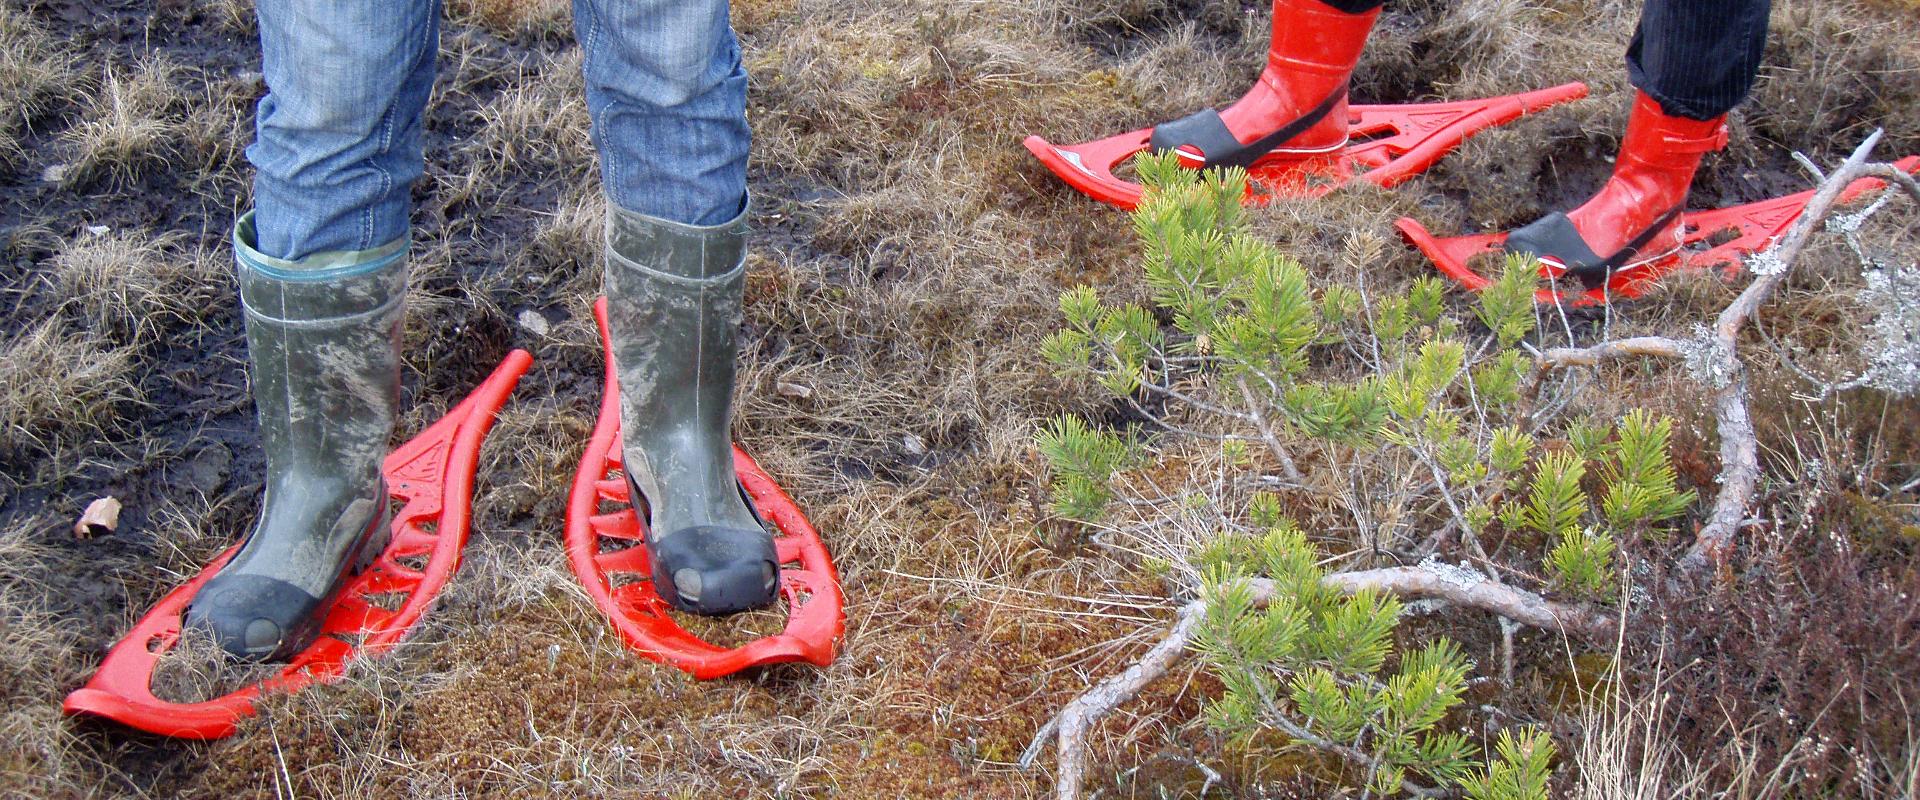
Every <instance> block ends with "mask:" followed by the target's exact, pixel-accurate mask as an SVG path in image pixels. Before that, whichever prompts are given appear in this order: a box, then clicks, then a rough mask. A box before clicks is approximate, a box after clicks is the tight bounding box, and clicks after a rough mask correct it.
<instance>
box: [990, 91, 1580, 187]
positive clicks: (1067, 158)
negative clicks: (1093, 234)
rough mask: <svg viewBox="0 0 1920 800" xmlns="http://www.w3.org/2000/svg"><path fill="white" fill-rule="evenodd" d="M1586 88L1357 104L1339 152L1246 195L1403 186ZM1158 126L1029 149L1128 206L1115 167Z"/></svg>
mask: <svg viewBox="0 0 1920 800" xmlns="http://www.w3.org/2000/svg"><path fill="white" fill-rule="evenodd" d="M1585 96H1587V85H1586V84H1584V83H1567V84H1561V85H1559V86H1554V87H1550V88H1546V89H1540V90H1538V91H1532V92H1524V93H1521V94H1511V95H1506V96H1503V97H1488V98H1482V99H1479V100H1460V101H1456V102H1451V103H1416V104H1408V105H1392V106H1352V107H1351V108H1349V109H1348V113H1350V114H1351V115H1352V121H1351V123H1350V125H1349V126H1348V137H1349V139H1348V144H1347V147H1346V149H1345V150H1342V151H1340V152H1339V153H1338V154H1335V155H1332V156H1328V157H1324V158H1318V159H1308V160H1278V159H1275V160H1269V161H1267V162H1264V163H1256V164H1254V165H1253V168H1252V169H1249V170H1248V171H1247V203H1248V204H1249V205H1259V204H1262V203H1266V202H1267V201H1269V200H1271V199H1273V198H1274V197H1279V196H1283V197H1302V196H1304V197H1318V196H1320V195H1323V194H1326V193H1327V192H1331V191H1333V190H1334V189H1337V188H1339V187H1340V186H1341V185H1342V184H1345V183H1346V182H1347V181H1350V180H1353V179H1354V178H1355V177H1358V178H1359V179H1360V180H1364V181H1371V182H1373V183H1376V184H1379V185H1381V186H1388V187H1390V186H1397V185H1399V184H1401V183H1403V182H1405V181H1406V180H1407V179H1408V178H1411V177H1413V176H1415V175H1418V174H1420V173H1421V172H1424V171H1426V169H1427V168H1429V167H1432V166H1433V165H1434V162H1437V161H1439V160H1440V157H1441V156H1444V155H1446V154H1447V153H1448V152H1450V151H1451V150H1453V148H1455V147H1457V146H1459V144H1460V143H1461V142H1462V141H1465V140H1466V138H1467V137H1469V136H1472V135H1474V134H1476V133H1479V132H1480V131H1482V130H1485V129H1487V128H1491V127H1493V126H1496V125H1505V124H1507V123H1509V122H1512V121H1514V120H1516V119H1519V118H1520V117H1522V116H1524V115H1526V114H1531V113H1533V112H1536V111H1539V110H1541V109H1544V108H1547V107H1549V106H1553V105H1558V104H1560V103H1564V102H1567V101H1569V100H1578V99H1580V98H1582V97H1585ZM1152 137H1153V129H1152V128H1145V129H1142V130H1137V131H1131V132H1128V133H1123V134H1120V135H1118V136H1110V137H1108V138H1105V139H1099V140H1096V141H1091V142H1082V143H1080V144H1069V145H1055V144H1051V143H1049V142H1048V141H1047V140H1045V139H1042V138H1040V137H1038V136H1029V137H1027V140H1026V145H1027V149H1028V150H1030V151H1032V152H1033V154H1034V156H1035V157H1037V158H1039V159H1040V161H1041V163H1043V164H1046V165H1047V168H1048V169H1050V170H1053V172H1054V174H1055V175H1059V176H1060V179H1061V180H1064V181H1066V182H1067V183H1068V184H1070V185H1071V186H1073V188H1075V189H1079V190H1080V191H1081V192H1083V193H1085V194H1086V195H1087V196H1088V197H1091V198H1093V199H1095V200H1099V201H1100V202H1103V203H1108V204H1111V205H1115V206H1119V207H1120V208H1123V209H1126V210H1128V211H1131V210H1133V207H1134V205H1136V204H1138V203H1139V202H1140V191H1141V187H1140V184H1137V183H1133V182H1131V181H1126V180H1122V179H1120V178H1119V177H1117V176H1115V175H1114V174H1113V170H1114V168H1115V167H1117V166H1119V165H1120V164H1121V163H1123V162H1125V161H1126V160H1127V159H1130V158H1132V157H1134V156H1135V155H1137V154H1139V153H1142V152H1144V151H1146V149H1147V142H1148V140H1149V139H1151V138H1152Z"/></svg>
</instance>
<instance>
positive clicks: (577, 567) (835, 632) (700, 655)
mask: <svg viewBox="0 0 1920 800" xmlns="http://www.w3.org/2000/svg"><path fill="white" fill-rule="evenodd" d="M593 312H594V317H595V318H596V319H598V320H599V323H600V344H601V346H602V347H603V348H605V352H606V353H607V354H608V357H607V373H606V388H605V390H604V391H605V393H604V394H603V396H602V397H601V400H600V418H599V420H598V421H597V422H595V423H594V427H593V438H592V439H591V440H590V441H589V442H588V443H587V450H586V453H584V454H583V455H582V456H581V458H580V471H579V472H578V473H577V474H576V475H575V476H574V480H573V490H572V492H571V493H570V494H569V496H568V498H567V533H566V542H567V558H568V560H569V561H570V562H571V563H572V565H573V572H574V575H575V576H577V577H578V578H579V579H580V582H581V584H582V585H584V586H585V587H586V590H587V594H589V595H591V596H592V597H593V602H594V605H596V606H599V608H600V610H601V612H603V613H605V614H606V615H607V618H608V619H609V620H610V621H612V622H613V626H614V627H615V628H616V629H618V630H619V631H620V635H621V637H622V638H624V639H625V640H626V642H627V644H628V646H629V647H631V648H632V649H633V650H634V652H636V653H638V654H639V655H641V656H643V657H646V658H649V659H652V660H654V661H658V662H660V663H663V664H668V665H671V666H674V667H678V668H679V669H682V670H685V671H687V672H689V673H691V674H692V675H693V676H694V677H695V678H698V679H700V680H707V679H711V678H718V677H722V676H725V675H730V674H732V673H735V672H738V671H740V670H742V669H746V668H747V667H752V666H757V665H762V664H777V663H782V662H789V661H804V662H807V663H809V664H813V665H816V666H822V667H824V666H826V665H828V664H830V663H832V662H833V657H834V652H835V650H836V649H837V648H838V645H839V642H840V637H841V635H842V634H843V633H844V632H845V625H846V622H845V619H846V618H845V614H844V613H843V612H842V610H841V608H842V599H841V595H840V578H839V574H838V573H837V572H836V571H835V570H834V567H833V562H832V561H831V560H830V559H829V558H828V556H827V548H826V545H825V544H823V543H822V542H821V541H820V535H819V533H818V532H816V531H815V530H814V529H813V525H812V523H809V522H808V521H807V517H806V514H804V513H802V512H801V510H800V508H799V506H797V505H795V504H794V502H793V499H792V498H790V497H788V496H787V493H786V492H784V491H782V490H781V489H780V487H779V486H778V485H777V484H775V483H774V482H773V479H772V478H770V477H768V476H767V473H766V472H765V471H763V470H761V469H760V465H759V464H756V463H754V460H753V459H752V458H751V457H749V456H748V455H747V454H746V453H745V452H744V451H742V450H741V449H740V448H739V447H737V446H736V447H734V449H733V461H734V469H735V471H736V472H737V473H738V474H739V476H740V483H741V486H742V488H743V489H744V490H745V493H746V496H747V499H748V500H749V501H750V502H751V503H752V504H753V508H754V510H755V511H756V512H758V513H759V515H760V517H761V518H762V519H764V520H766V521H767V522H769V523H771V524H772V526H773V527H774V528H775V529H776V530H775V531H774V533H775V535H774V538H773V540H774V547H775V550H776V551H777V552H778V557H779V559H780V564H781V569H780V597H781V598H782V600H784V601H785V604H786V608H787V624H786V628H785V630H783V631H781V632H780V633H777V634H774V635H772V636H767V637H763V638H760V639H756V640H754V641H751V642H748V643H746V644H744V645H741V646H739V647H734V648H724V647H718V646H715V645H712V644H709V643H707V642H705V641H702V640H700V639H699V638H698V637H695V636H694V635H693V634H690V633H688V632H687V631H686V629H684V628H682V627H680V625H679V624H678V623H676V622H675V621H674V619H673V617H672V616H671V615H670V614H669V613H668V612H669V611H670V610H671V609H672V607H671V606H670V605H668V603H667V601H666V600H664V599H662V598H661V597H660V595H659V593H658V592H656V591H655V590H654V586H653V581H652V580H651V576H652V574H653V570H652V565H651V564H650V563H649V561H648V554H647V548H646V547H645V546H644V544H642V540H643V539H644V537H645V535H646V532H645V530H644V529H643V527H642V524H641V522H640V520H639V518H638V516H636V515H635V514H634V511H633V506H632V501H631V498H630V497H629V495H628V485H629V484H628V481H627V480H626V477H625V475H624V474H623V473H622V469H621V467H622V465H621V461H622V456H621V449H620V396H619V383H618V381H617V379H616V373H615V371H614V363H613V358H612V353H613V342H612V339H611V335H610V334H609V333H608V330H607V303H606V300H604V299H602V300H600V301H599V302H597V303H595V304H594V308H593ZM610 506H619V508H618V509H617V510H611V511H609V510H604V509H605V508H607V507H610Z"/></svg>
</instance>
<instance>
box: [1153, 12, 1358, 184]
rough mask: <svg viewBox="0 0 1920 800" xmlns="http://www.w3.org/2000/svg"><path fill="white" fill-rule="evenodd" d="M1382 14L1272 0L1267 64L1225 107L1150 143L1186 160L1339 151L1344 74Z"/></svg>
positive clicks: (1233, 163) (1179, 123) (1224, 161)
mask: <svg viewBox="0 0 1920 800" xmlns="http://www.w3.org/2000/svg"><path fill="white" fill-rule="evenodd" d="M1379 17H1380V9H1379V8H1378V7H1376V8H1374V9H1372V10H1370V11H1366V12H1364V13H1360V14H1349V13H1346V12H1344V11H1341V10H1339V9H1337V8H1334V7H1332V6H1329V5H1327V4H1325V3H1322V2H1320V0H1273V39H1272V41H1271V43H1270V44H1268V45H1267V67H1266V69H1264V70H1262V71H1261V72H1260V80H1258V81H1256V82H1254V84H1253V88H1252V89H1249V90H1248V91H1247V93H1246V95H1245V96H1243V97H1241V98H1240V99H1239V100H1236V101H1234V103H1233V105H1230V106H1228V107H1227V108H1226V110H1224V111H1215V110H1213V109H1207V110H1205V111H1201V112H1199V113H1196V114H1192V115H1190V116H1186V117H1182V118H1180V119H1177V120H1174V121H1172V122H1167V123H1163V124H1160V125H1157V126H1155V127H1154V129H1153V138H1152V140H1151V147H1152V149H1153V150H1154V151H1156V152H1157V151H1161V150H1173V151H1175V152H1177V153H1179V155H1180V161H1181V163H1182V164H1184V165H1185V166H1189V167H1193V168H1196V169H1198V168H1201V167H1223V166H1230V167H1250V166H1253V165H1254V163H1256V162H1272V161H1286V160H1304V159H1309V158H1313V157H1315V156H1325V155H1329V154H1333V153H1338V152H1339V151H1340V150H1341V148H1343V147H1345V146H1346V144H1347V124H1348V114H1347V78H1348V76H1350V75H1352V74H1353V66H1354V64H1356V63H1358V62H1359V61H1360V51H1361V49H1362V48H1364V47H1365V46H1366V44H1367V34H1369V33H1371V32H1372V31H1373V21H1374V20H1376V19H1378V18H1379Z"/></svg>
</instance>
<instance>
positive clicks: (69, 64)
mask: <svg viewBox="0 0 1920 800" xmlns="http://www.w3.org/2000/svg"><path fill="white" fill-rule="evenodd" d="M74 63H75V59H74V57H73V55H72V54H71V53H69V52H67V51H66V50H65V49H63V48H61V47H60V46H59V44H58V43H57V42H56V41H55V40H54V39H53V38H52V37H51V36H49V35H48V34H47V31H46V29H45V28H43V27H42V26H41V25H40V24H39V23H37V22H35V21H34V20H33V19H32V18H31V17H29V16H27V15H25V14H23V13H21V12H19V11H16V10H15V9H14V7H13V6H11V5H7V6H0V97H4V98H7V107H6V108H5V109H4V110H0V164H7V165H11V164H13V163H15V162H16V161H17V160H18V159H20V158H21V157H22V156H23V155H25V152H24V151H23V150H22V149H21V147H20V144H19V142H18V141H17V140H16V137H17V136H18V135H19V133H20V131H21V129H22V128H24V127H25V126H26V125H28V124H29V123H31V122H33V120H34V118H35V117H37V116H39V115H40V114H42V113H44V112H45V111H46V110H47V109H48V108H49V107H50V106H51V105H52V104H53V103H54V102H56V101H58V100H61V99H63V98H66V97H69V96H71V95H72V94H73V93H74V92H75V91H76V90H77V89H78V86H77V85H76V81H77V79H78V78H77V75H76V73H75V69H74Z"/></svg>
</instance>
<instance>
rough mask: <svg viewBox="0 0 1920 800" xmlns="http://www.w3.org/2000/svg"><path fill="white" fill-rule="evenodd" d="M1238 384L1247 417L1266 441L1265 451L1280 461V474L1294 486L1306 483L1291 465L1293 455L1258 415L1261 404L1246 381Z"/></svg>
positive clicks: (1264, 418)
mask: <svg viewBox="0 0 1920 800" xmlns="http://www.w3.org/2000/svg"><path fill="white" fill-rule="evenodd" d="M1239 384H1240V396H1241V397H1242V398H1245V399H1246V401H1247V415H1248V416H1250V417H1251V418H1252V421H1253V427H1254V428H1255V429H1257V430H1259V431H1260V438H1261V439H1264V440H1266V442H1267V449H1268V450H1271V451H1273V456H1274V458H1278V459H1280V472H1281V473H1282V474H1284V475H1286V476H1287V480H1290V481H1293V482H1294V483H1295V484H1304V483H1306V482H1307V479H1306V477H1305V476H1303V475H1301V474H1300V467H1298V466H1296V465H1295V464H1294V463H1293V455H1292V454H1290V453H1288V452H1287V448H1286V446H1285V445H1283V444H1281V443H1280V437H1279V436H1276V435H1275V434H1274V432H1273V426H1272V425H1270V424H1268V423H1267V415H1265V414H1262V413H1260V408H1261V403H1260V401H1259V400H1258V399H1257V398H1255V397H1254V396H1253V390H1252V389H1250V388H1248V387H1247V379H1246V378H1241V379H1240V380H1239Z"/></svg>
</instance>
